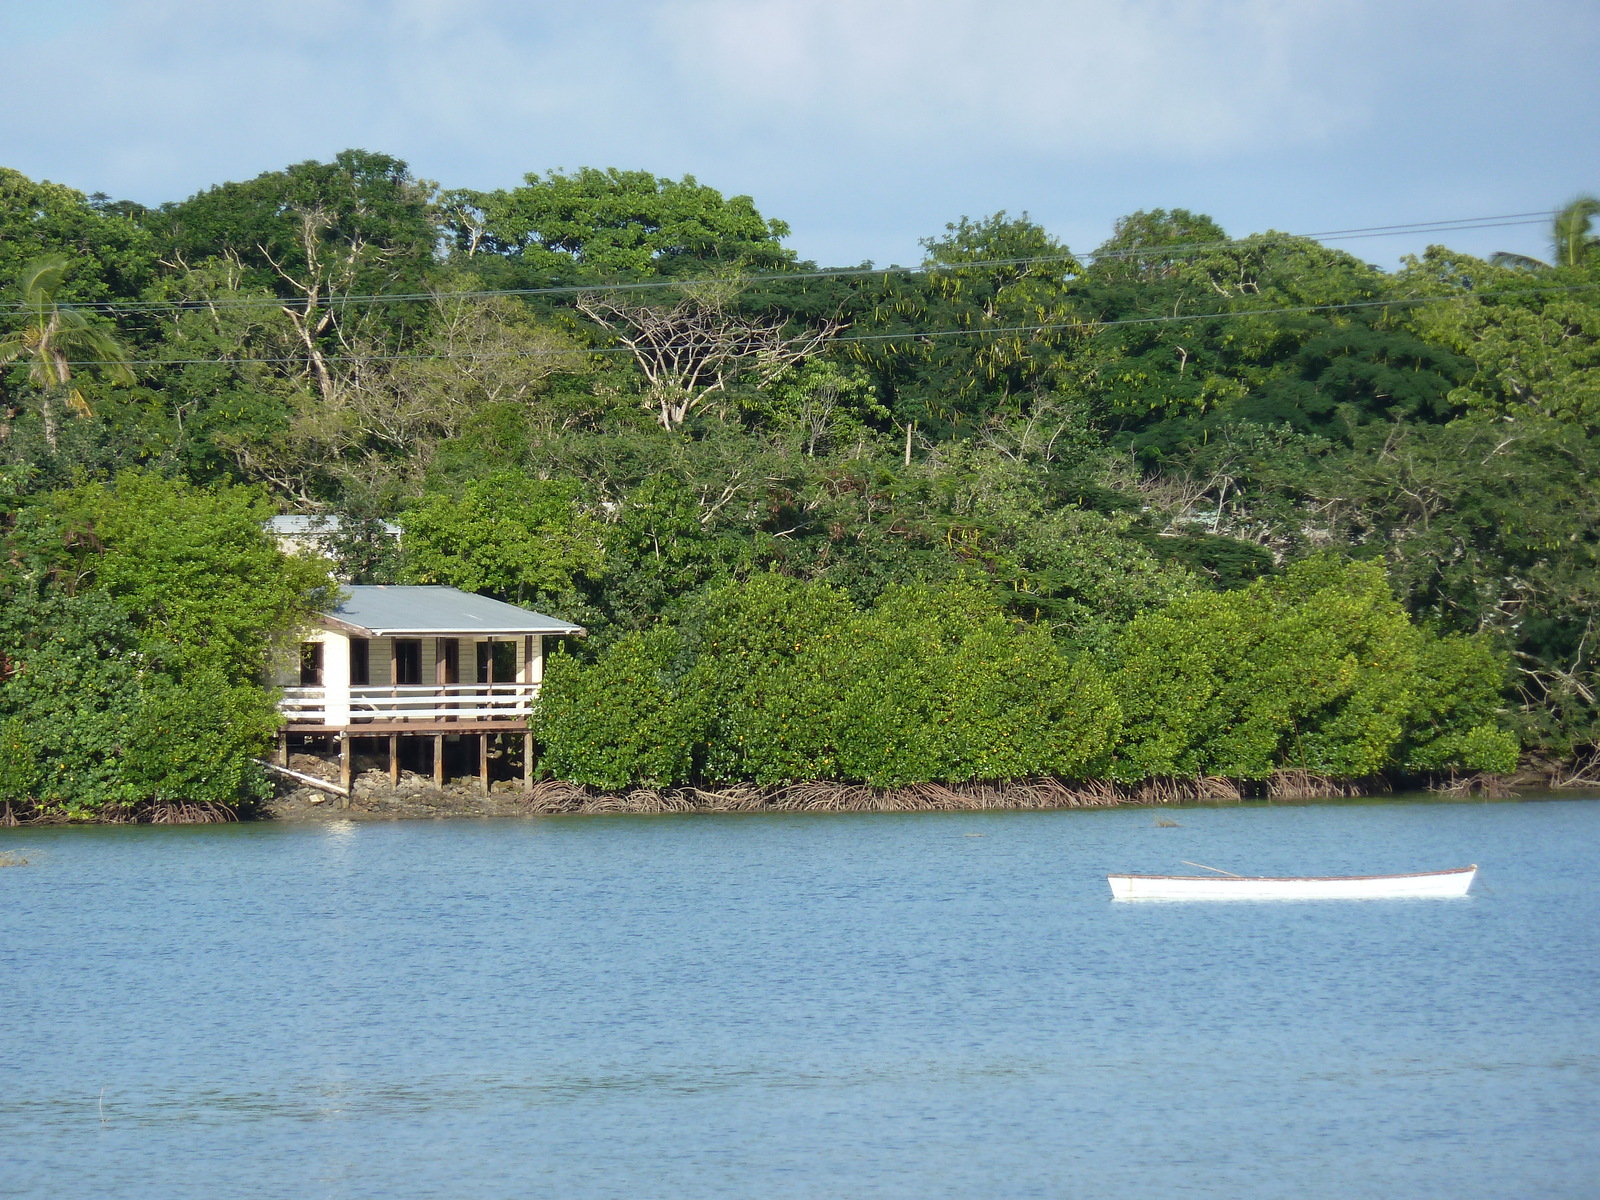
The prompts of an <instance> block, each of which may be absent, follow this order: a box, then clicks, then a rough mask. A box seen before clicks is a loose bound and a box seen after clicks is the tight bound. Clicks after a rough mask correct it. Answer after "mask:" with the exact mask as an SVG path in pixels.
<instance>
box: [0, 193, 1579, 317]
mask: <svg viewBox="0 0 1600 1200" xmlns="http://www.w3.org/2000/svg"><path fill="white" fill-rule="evenodd" d="M1556 211H1557V210H1555V209H1550V210H1547V211H1543V212H1532V213H1507V214H1502V215H1500V216H1488V217H1459V218H1453V219H1448V220H1434V221H1417V222H1411V223H1408V224H1403V225H1370V226H1365V227H1361V228H1356V229H1335V230H1328V231H1324V232H1320V233H1304V234H1275V233H1272V232H1270V231H1269V232H1268V233H1264V234H1252V235H1249V236H1247V237H1242V238H1229V239H1226V240H1223V241H1214V242H1191V243H1175V244H1167V245H1159V246H1149V247H1134V248H1131V249H1127V250H1112V251H1107V252H1105V253H1103V254H1095V253H1092V252H1090V253H1086V254H1073V253H1071V252H1070V251H1069V252H1065V253H1062V254H1049V255H1038V256H1034V257H1027V258H992V259H974V260H972V261H968V262H951V263H937V264H935V265H933V266H927V265H923V266H916V267H901V266H888V267H835V268H829V269H826V270H816V271H777V272H763V273H758V274H751V275H744V276H739V277H738V280H739V282H741V283H745V284H747V285H748V284H761V283H769V282H797V281H802V280H812V279H850V278H868V277H872V276H878V275H881V276H884V277H885V278H887V277H888V276H890V275H901V276H909V275H931V274H938V273H940V272H950V271H955V270H971V269H975V268H983V267H1017V266H1042V265H1046V264H1049V263H1066V262H1071V263H1085V262H1087V263H1097V262H1106V261H1113V260H1123V259H1136V258H1183V257H1188V256H1192V255H1195V254H1202V253H1206V252H1207V251H1215V250H1226V249H1231V248H1234V247H1240V246H1244V247H1249V248H1255V247H1258V246H1263V245H1271V244H1272V243H1273V242H1275V241H1317V240H1323V241H1358V240H1366V239H1368V238H1376V237H1403V236H1407V235H1414V234H1418V233H1458V232H1462V231H1467V230H1474V229H1498V228H1507V227H1512V226H1519V225H1533V224H1538V223H1540V222H1541V221H1544V220H1548V219H1549V218H1551V217H1553V216H1554V215H1555V213H1556ZM726 282H728V281H727V280H726V279H706V278H701V279H647V280H625V281H616V282H610V283H588V284H559V285H550V286H546V287H530V288H485V289H470V290H463V291H457V292H387V293H366V294H353V295H347V296H329V297H327V298H326V299H325V300H323V301H322V302H321V303H322V304H324V305H325V306H326V307H329V308H340V307H346V306H353V305H372V304H400V303H417V302H427V301H441V300H489V299H502V298H513V297H525V296H562V295H569V296H570V295H579V294H582V293H585V292H615V291H652V290H662V289H666V290H682V289H689V288H695V287H709V286H715V285H717V284H720V283H726ZM308 305H309V301H308V300H306V299H305V298H302V297H293V296H241V297H237V298H233V299H214V298H213V299H196V300H126V301H117V300H97V301H83V302H72V303H66V304H61V305H59V306H58V307H60V308H64V309H66V308H72V309H78V310H80V311H90V312H104V313H110V314H127V315H134V314H138V313H147V312H203V311H207V310H212V309H222V308H226V309H241V308H269V309H287V308H299V309H302V310H304V309H306V308H307V307H308ZM29 307H30V306H29V305H26V304H23V303H11V304H4V305H0V311H8V310H9V311H13V312H16V311H25V310H27V309H28V308H29Z"/></svg>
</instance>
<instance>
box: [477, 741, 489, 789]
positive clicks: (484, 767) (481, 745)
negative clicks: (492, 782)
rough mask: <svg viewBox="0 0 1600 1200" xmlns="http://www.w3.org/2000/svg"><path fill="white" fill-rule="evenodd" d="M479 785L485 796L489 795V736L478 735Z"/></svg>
mask: <svg viewBox="0 0 1600 1200" xmlns="http://www.w3.org/2000/svg"><path fill="white" fill-rule="evenodd" d="M478 783H479V785H480V786H481V787H482V788H483V794H484V795H485V796H487V795H488V794H489V735H488V734H487V733H480V734H479V735H478Z"/></svg>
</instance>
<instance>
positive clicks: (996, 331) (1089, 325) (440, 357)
mask: <svg viewBox="0 0 1600 1200" xmlns="http://www.w3.org/2000/svg"><path fill="white" fill-rule="evenodd" d="M1587 291H1600V283H1579V284H1571V285H1567V286H1561V287H1543V288H1517V289H1514V290H1510V291H1502V292H1465V293H1461V294H1458V295H1445V296H1412V297H1401V298H1389V299H1384V300H1355V301H1349V302H1346V303H1342V304H1302V305H1295V306H1292V307H1285V308H1246V309H1234V310H1230V311H1227V312H1207V313H1186V314H1183V315H1172V316H1161V317H1122V318H1118V319H1116V320H1111V321H1094V320H1088V321H1057V322H1049V323H1045V324H1037V325H1009V326H997V327H993V328H976V329H931V330H910V331H907V332H904V333H863V334H845V335H841V336H839V337H835V338H831V339H830V340H829V342H828V343H827V344H828V345H834V344H838V343H841V342H843V343H852V342H918V341H931V340H933V339H934V338H952V337H985V336H997V335H1001V336H1003V335H1011V334H1022V333H1053V332H1062V331H1066V330H1072V329H1083V330H1090V331H1093V332H1098V331H1100V330H1102V329H1115V328H1122V327H1128V326H1137V325H1175V324H1183V323H1185V322H1189V321H1226V320H1234V319H1238V318H1241V317H1275V316H1297V315H1304V314H1307V313H1329V312H1350V311H1355V310H1358V309H1368V308H1400V307H1415V306H1417V305H1423V304H1440V303H1447V302H1452V301H1459V300H1498V299H1501V298H1504V297H1507V296H1528V295H1536V294H1549V293H1568V292H1587ZM631 353H632V351H631V350H629V349H628V347H626V346H602V347H596V348H592V349H588V348H582V347H574V348H572V349H567V350H523V351H516V352H512V353H503V354H471V353H464V354H463V353H448V354H325V355H323V361H324V362H450V361H453V360H455V359H472V360H474V361H483V360H485V359H497V358H511V359H522V358H584V357H588V356H590V355H597V354H631ZM304 362H305V357H304V356H303V355H295V356H285V357H278V358H255V357H234V358H141V359H120V360H111V359H81V360H73V361H72V362H71V363H70V364H69V365H71V366H73V367H105V366H113V365H118V364H120V365H125V366H139V367H181V366H220V365H244V364H247V363H261V364H264V365H280V366H281V365H285V364H291V363H293V364H298V363H304Z"/></svg>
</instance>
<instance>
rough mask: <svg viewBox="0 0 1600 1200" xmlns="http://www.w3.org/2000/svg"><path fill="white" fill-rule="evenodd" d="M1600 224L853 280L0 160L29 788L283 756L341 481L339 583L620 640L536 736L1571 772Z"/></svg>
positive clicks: (667, 746) (878, 766) (647, 746)
mask: <svg viewBox="0 0 1600 1200" xmlns="http://www.w3.org/2000/svg"><path fill="white" fill-rule="evenodd" d="M1597 211H1600V208H1597V207H1596V205H1595V203H1594V202H1592V201H1589V200H1580V201H1578V202H1575V203H1574V204H1572V205H1569V206H1568V208H1566V209H1564V210H1563V211H1562V213H1561V214H1560V215H1559V217H1558V218H1557V220H1556V222H1555V224H1554V227H1553V231H1552V253H1551V255H1550V262H1549V263H1548V264H1546V263H1544V262H1540V261H1536V260H1533V259H1518V258H1516V257H1515V256H1500V257H1497V258H1496V259H1495V260H1493V261H1484V260H1479V259H1475V258H1471V257H1468V256H1465V255H1462V254H1458V253H1455V252H1452V251H1450V250H1448V249H1446V248H1444V247H1432V248H1430V249H1429V250H1428V251H1427V252H1426V253H1425V254H1423V255H1421V256H1418V257H1416V258H1414V259H1411V260H1408V261H1407V262H1406V263H1405V265H1404V266H1403V267H1402V269H1400V270H1398V271H1394V272H1386V271H1383V270H1380V269H1379V268H1377V267H1374V266H1371V265H1369V264H1366V263H1363V262H1361V261H1359V260H1358V259H1355V258H1353V257H1351V256H1350V255H1348V254H1346V253H1344V252H1341V251H1338V250H1334V249H1330V248H1328V247H1325V246H1322V245H1320V244H1318V243H1316V242H1314V241H1311V240H1308V239H1304V238H1296V237H1291V236H1287V235H1283V234H1278V233H1270V232H1269V233H1263V234H1257V235H1253V236H1249V237H1244V238H1231V237H1229V236H1228V233H1227V232H1226V231H1225V230H1223V229H1222V228H1220V227H1219V226H1218V225H1217V224H1216V223H1215V222H1214V221H1212V220H1211V219H1210V218H1208V217H1205V216H1203V215H1201V214H1197V213H1192V212H1188V211H1186V210H1183V209H1170V210H1168V209H1151V210H1149V211H1144V212H1139V213H1134V214H1131V215H1130V216H1128V217H1126V218H1124V219H1123V220H1121V221H1119V222H1118V223H1117V226H1116V228H1115V230H1114V232H1113V235H1112V237H1111V238H1110V239H1108V241H1107V242H1106V243H1105V244H1104V245H1102V246H1100V247H1098V248H1096V249H1095V250H1093V251H1092V252H1083V251H1081V250H1080V251H1079V252H1077V253H1074V252H1073V251H1072V250H1071V249H1069V248H1068V247H1067V246H1065V245H1064V244H1062V243H1061V242H1060V241H1059V240H1058V239H1057V238H1055V237H1054V236H1053V235H1051V233H1050V232H1049V231H1048V230H1046V229H1044V228H1042V227H1041V226H1039V225H1038V224H1037V223H1035V222H1033V221H1031V220H1030V219H1028V218H1027V216H1026V215H1024V216H1022V217H1011V216H1008V215H1006V214H1005V213H998V214H995V215H993V216H989V217H981V218H961V219H959V220H957V221H955V222H953V223H952V224H951V225H950V226H949V227H948V228H947V229H946V230H945V231H944V233H943V234H940V235H938V236H935V237H931V238H929V239H927V241H926V242H925V243H924V245H925V248H926V258H925V261H924V263H923V264H922V266H921V269H919V270H915V271H901V270H893V271H882V272H876V271H872V270H870V269H869V268H870V264H869V267H868V268H856V269H853V270H852V271H851V272H838V273H833V274H830V273H828V272H819V271H817V270H816V269H815V265H814V264H809V263H802V262H798V261H796V259H795V256H794V254H793V253H792V252H791V251H789V250H788V249H786V248H785V247H784V246H783V244H782V243H783V239H784V238H785V237H786V236H787V233H788V230H787V227H786V226H785V225H784V223H783V222H782V221H779V220H775V219H772V218H770V217H767V216H765V215H763V214H762V213H761V212H760V211H759V210H758V208H757V206H756V205H755V203H754V202H753V201H752V200H751V199H750V198H749V197H743V196H732V197H728V196H724V195H722V194H721V193H719V192H717V191H716V190H715V189H713V188H711V187H708V186H706V185H704V184H701V183H699V182H698V181H696V180H695V179H693V178H685V179H683V180H678V181H674V180H670V179H661V178H657V177H655V176H653V175H651V174H649V173H646V172H637V171H619V170H599V169H588V168H585V169H582V170H578V171H575V172H546V173H543V174H540V173H533V174H529V175H528V176H527V177H526V179H525V182H524V183H523V185H521V186H519V187H515V188H511V189H508V190H505V191H499V192H475V191H471V190H466V189H457V190H440V189H438V188H437V187H435V186H434V185H432V184H430V183H426V182H424V181H421V180H417V179H415V178H414V177H413V176H412V175H411V173H410V172H409V170H408V168H407V166H406V164H405V163H403V162H400V161H399V160H396V159H394V158H391V157H389V156H386V155H382V154H375V153H371V152H367V151H357V150H352V151H346V152H344V153H342V154H340V155H338V156H337V157H336V158H335V159H334V160H333V161H332V162H328V163H318V162H306V163H299V164H296V165H293V166H290V167H287V168H285V169H284V170H281V171H275V172H268V173H267V174H264V175H262V176H260V177H258V178H256V179H253V180H248V181H244V182H237V183H225V184H221V185H219V186H217V187H214V188H211V189H209V190H207V191H204V192H202V193H200V194H198V195H196V196H194V197H191V198H190V199H188V200H184V201H181V202H175V203H172V204H167V205H163V206H162V207H160V208H159V209H154V210H151V209H145V208H142V207H140V206H138V205H134V204H128V203H123V202H112V201H109V200H107V199H106V198H105V197H93V198H90V197H85V196H82V195H80V194H78V193H75V192H73V191H71V190H70V189H66V188H62V187H60V186H58V185H55V184H50V183H37V182H34V181H32V180H29V179H26V178H25V177H23V176H22V175H20V174H18V173H17V172H15V171H3V170H0V281H3V282H4V284H5V286H6V288H7V289H8V290H7V291H6V293H5V297H4V298H5V300H6V302H7V303H8V304H9V305H10V307H8V308H7V309H6V310H4V312H3V313H0V339H8V340H4V341H0V345H3V346H6V347H12V348H14V349H15V353H14V354H12V362H11V365H9V366H7V367H5V368H4V369H3V372H0V470H3V471H4V472H5V475H4V478H5V479H6V480H7V481H8V482H7V489H8V490H7V491H6V493H5V500H4V506H3V507H4V514H3V516H4V521H5V535H6V537H7V539H8V546H9V547H10V551H9V559H8V561H7V564H6V565H5V566H4V568H3V571H4V575H3V579H4V587H5V589H6V597H7V612H6V616H5V618H4V621H5V625H4V646H3V648H0V649H3V652H4V653H5V655H6V656H7V658H6V660H5V661H6V662H7V663H9V664H16V663H22V664H26V669H25V670H21V669H15V667H14V666H8V667H7V668H6V671H7V674H6V675H5V681H4V683H3V685H0V706H3V713H4V716H3V720H4V721H5V725H4V730H5V734H4V737H3V739H0V779H3V780H4V784H3V786H4V789H5V795H6V796H9V797H13V798H16V799H19V800H28V801H30V802H37V803H43V804H47V805H56V806H60V807H65V808H72V809H73V811H84V812H88V811H91V810H97V809H103V808H104V807H105V806H122V807H123V808H124V809H125V808H127V807H128V806H130V805H131V806H137V805H139V804H146V803H149V802H150V801H152V799H154V798H157V797H164V796H177V795H179V794H182V795H185V796H189V797H202V798H210V799H216V800H219V801H220V800H221V799H222V798H224V797H227V796H232V797H234V798H238V797H240V796H246V795H248V794H249V792H250V789H251V788H252V787H254V786H255V783H254V782H253V776H252V775H251V773H250V771H249V770H246V769H245V768H244V767H241V766H239V764H241V763H244V762H245V761H246V760H247V757H248V755H247V754H246V750H247V749H248V747H249V746H250V745H254V744H257V743H258V742H259V739H260V737H261V736H262V735H263V733H264V732H265V731H268V730H270V728H271V725H272V716H271V710H270V704H269V703H268V701H267V700H266V699H265V698H264V694H263V693H262V692H261V691H260V690H259V687H258V680H259V677H260V672H261V668H262V664H263V662H264V655H265V654H266V653H267V650H266V647H267V645H268V643H269V641H270V639H271V637H272V636H273V635H274V633H276V632H278V631H282V630H285V629H287V628H289V627H290V626H292V625H293V623H294V622H295V621H296V620H298V619H299V616H298V614H300V613H302V612H303V611H304V606H305V605H306V604H307V603H309V602H310V599H309V598H308V597H309V593H310V592H311V591H313V590H314V589H315V588H316V587H318V586H320V583H319V581H318V580H317V579H315V578H313V577H312V576H313V575H314V574H315V572H310V573H307V572H306V571H302V570H301V567H300V566H294V567H292V568H291V567H287V566H285V563H284V560H281V559H278V558H277V557H276V556H275V555H274V553H273V552H272V550H271V548H270V546H268V545H267V544H266V543H265V542H264V541H263V540H262V539H261V535H260V529H259V523H260V520H261V519H262V518H263V517H264V515H265V514H266V511H267V507H268V505H269V504H270V505H272V506H275V507H276V508H277V509H279V510H282V511H300V512H325V513H332V514H336V515H339V516H340V517H341V518H343V520H344V522H345V524H344V532H343V534H342V536H341V537H340V538H339V539H338V544H337V547H336V548H337V550H338V553H339V556H340V563H339V569H340V573H341V575H342V577H343V578H346V579H349V580H355V581H360V582H384V581H395V582H400V581H409V582H441V583H450V584H454V585H456V586H461V587H465V588H469V589H471V590H475V591H481V592H485V593H487V594H491V595H495V596H499V597H502V598H505V599H508V600H510V601H512V602H514V603H521V604H526V605H529V606H533V607H538V608H541V609H543V610H544V611H550V612H554V613H557V614H559V615H561V616H563V617H566V618H569V619H572V620H575V621H579V622H581V623H583V624H584V625H586V626H587V627H588V628H589V630H590V636H589V638H587V639H585V640H583V641H581V642H575V643H574V644H572V645H571V646H569V647H568V648H567V651H566V653H565V655H564V656H558V658H557V659H556V661H554V662H553V663H552V666H551V672H550V678H549V686H548V689H547V691H546V695H545V700H544V704H543V711H542V715H541V718H540V719H541V722H542V725H541V730H542V734H541V736H542V737H543V739H544V741H545V743H546V755H545V759H544V762H545V764H546V767H547V768H548V769H549V770H551V771H553V772H555V773H557V774H560V775H563V776H565V777H568V778H572V779H575V780H582V781H585V782H589V783H594V784H597V785H605V786H622V785H624V784H628V783H635V782H654V783H657V784H666V783H671V782H681V781H685V780H695V781H701V782H729V781H738V780H750V781H757V782H780V781H784V780H794V779H802V778H810V777H827V778H837V779H849V780H860V781H865V782H870V783H875V784H890V783H896V782H909V781H916V780H932V779H941V780H970V779H993V778H1009V777H1016V776H1021V775H1030V774H1059V775H1071V776H1078V777H1085V776H1091V775H1097V776H1106V777H1113V778H1117V779H1122V780H1134V779H1139V778H1144V777H1147V776H1156V775H1166V776H1186V775H1194V774H1223V775H1229V776H1232V777H1235V778H1239V779H1259V778H1262V777H1263V776H1265V775H1268V774H1270V773H1271V772H1274V771H1280V770H1295V769H1299V770H1306V771H1311V772H1316V773H1322V774H1329V775H1338V776H1344V777H1361V776H1366V775H1370V774H1373V773H1377V772H1390V773H1395V772H1401V773H1406V772H1410V773H1419V774H1421V773H1429V772H1439V771H1453V770H1494V771H1503V770H1507V769H1509V768H1510V767H1511V766H1513V765H1514V762H1515V760H1516V758H1517V756H1518V754H1519V752H1520V753H1522V754H1524V755H1531V756H1533V757H1534V758H1535V759H1538V760H1541V761H1543V762H1546V763H1558V762H1559V763H1566V764H1568V765H1569V766H1574V765H1575V766H1578V767H1581V766H1582V765H1583V764H1585V763H1587V762H1589V761H1590V760H1591V759H1594V758H1596V757H1597V756H1600V720H1597V716H1596V704H1595V697H1596V695H1597V692H1600V677H1597V675H1596V671H1595V665H1594V644H1595V637H1594V636H1593V635H1594V633H1595V620H1596V614H1597V610H1600V583H1597V580H1600V574H1597V571H1596V567H1597V565H1600V564H1597V562H1596V554H1597V547H1600V506H1597V505H1596V503H1595V491H1596V489H1595V472H1596V469H1597V467H1600V416H1597V414H1600V382H1597V380H1600V349H1597V347H1600V241H1597V239H1596V237H1595V236H1594V234H1593V232H1592V224H1593V217H1594V215H1595V213H1596V212H1597ZM30 281H31V282H30ZM30 288H31V289H32V291H29V289H30ZM630 288H632V289H633V290H630ZM578 289H591V290H590V291H588V292H584V291H581V290H578ZM596 289H598V290H596ZM46 293H48V294H46ZM25 295H28V296H33V297H34V302H33V303H32V306H31V307H29V305H27V304H25V303H23V302H24V299H25ZM85 305H88V306H91V307H83V306H85ZM52 322H53V324H52ZM46 334H48V337H45V335H46ZM42 337H43V338H45V341H48V340H49V339H55V344H58V345H59V346H60V347H61V350H62V353H60V354H58V355H56V356H55V357H54V358H52V357H51V356H50V355H51V352H50V351H49V350H48V348H44V349H41V346H43V345H44V342H42V341H41V338H42ZM69 343H70V344H71V345H69ZM91 345H97V346H99V347H100V349H99V350H98V351H96V352H94V353H93V354H92V356H91V355H90V354H89V353H88V352H87V351H86V350H85V349H83V348H84V347H89V346H91ZM71 346H77V347H78V349H72V348H71ZM7 353H8V354H11V351H10V350H8V351H7ZM124 359H125V360H126V364H127V366H128V368H129V369H130V371H131V373H129V374H124V373H123V371H122V370H121V368H120V365H119V364H121V362H122V361H123V360H124ZM51 364H56V365H51ZM62 364H64V365H65V366H66V367H68V368H70V371H71V375H70V382H68V381H67V379H66V378H63V377H62V376H61V375H60V372H59V370H57V366H59V365H62ZM385 520H393V521H397V522H398V523H400V524H401V525H402V526H403V527H404V529H405V536H404V540H403V543H402V546H401V549H400V551H399V552H398V553H397V552H396V550H395V547H394V545H393V543H392V542H391V541H390V540H389V539H388V538H387V537H386V536H385V535H383V533H382V532H381V529H382V526H381V522H382V521H385ZM247 527H248V529H247ZM223 529H226V530H227V531H228V532H227V533H226V535H225V536H224V535H223V533H222V532H220V531H221V530H223ZM91 531H92V532H91ZM207 547H209V548H207ZM67 678H72V679H76V680H79V681H80V683H79V685H78V686H76V687H74V688H72V689H65V688H63V687H61V686H57V685H56V684H54V683H52V682H51V681H52V680H60V679H67ZM175 730H187V731H188V732H186V733H184V734H183V735H182V736H181V737H180V736H169V734H170V733H171V731H175ZM180 743H181V744H182V745H183V746H186V747H189V748H190V749H188V750H185V751H182V753H184V754H188V755H189V756H190V757H189V758H188V759H186V760H183V761H179V760H178V759H175V758H173V757H172V756H173V754H174V753H178V752H177V751H175V750H174V749H173V747H175V746H177V745H179V744H180ZM162 755H166V756H167V757H166V758H163V757H162ZM228 764H233V765H232V766H229V765H228ZM236 768H237V769H236ZM207 771H210V774H207ZM230 771H231V772H232V774H230V773H229V772H230Z"/></svg>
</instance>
